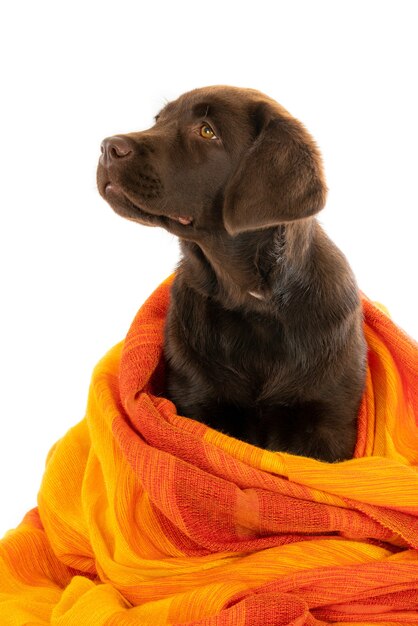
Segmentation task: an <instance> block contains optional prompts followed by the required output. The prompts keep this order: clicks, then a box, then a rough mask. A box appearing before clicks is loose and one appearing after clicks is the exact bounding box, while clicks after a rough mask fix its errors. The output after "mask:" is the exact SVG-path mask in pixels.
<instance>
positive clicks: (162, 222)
mask: <svg viewBox="0 0 418 626" xmlns="http://www.w3.org/2000/svg"><path fill="white" fill-rule="evenodd" d="M102 196H103V197H104V198H105V200H107V202H108V203H109V204H110V206H111V207H112V209H113V210H114V211H115V212H116V213H118V215H121V216H122V217H125V218H127V219H129V220H133V221H135V222H139V223H140V224H144V225H145V226H162V227H163V228H166V229H167V230H169V231H171V232H173V233H174V234H176V235H180V236H181V235H182V234H184V233H185V231H187V230H188V229H192V228H193V218H192V217H190V216H186V215H155V214H154V213H150V212H149V211H148V210H146V209H144V208H143V207H142V206H139V205H138V204H137V203H136V202H132V200H131V199H130V198H128V197H127V196H126V195H125V194H124V192H123V190H122V189H121V187H119V186H118V185H116V184H114V183H110V182H108V183H106V184H105V186H104V188H103V190H102Z"/></svg>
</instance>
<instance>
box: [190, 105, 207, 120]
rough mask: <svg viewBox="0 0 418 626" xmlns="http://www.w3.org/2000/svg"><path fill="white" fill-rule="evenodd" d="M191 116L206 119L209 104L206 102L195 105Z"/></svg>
mask: <svg viewBox="0 0 418 626" xmlns="http://www.w3.org/2000/svg"><path fill="white" fill-rule="evenodd" d="M192 112H193V115H196V116H197V117H207V116H208V115H209V112H210V104H208V103H207V102H200V103H199V104H195V105H194V107H193V108H192Z"/></svg>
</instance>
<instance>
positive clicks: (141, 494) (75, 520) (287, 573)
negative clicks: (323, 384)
mask: <svg viewBox="0 0 418 626" xmlns="http://www.w3.org/2000/svg"><path fill="white" fill-rule="evenodd" d="M170 284H171V279H170V280H168V281H166V282H165V283H164V284H162V285H161V286H160V287H159V288H158V289H157V291H156V292H155V293H154V294H153V295H152V296H151V298H150V299H149V300H148V301H147V302H146V303H145V304H144V306H143V307H142V308H141V310H140V311H139V313H138V315H137V317H136V319H135V321H134V322H133V325H132V327H131V329H130V331H129V333H128V336H127V338H126V341H125V342H124V344H123V345H122V344H120V345H118V346H116V347H115V348H113V349H112V350H111V351H110V352H109V353H108V354H107V355H106V356H105V357H104V359H103V360H102V361H101V362H100V363H99V364H98V366H97V368H96V369H95V372H94V374H93V379H92V384H91V389H90V394H89V401H88V408H87V416H86V418H85V419H84V420H83V421H82V422H81V423H80V424H78V425H77V426H75V427H74V428H73V429H71V430H70V431H69V432H68V433H67V435H65V437H63V439H61V440H60V441H59V442H58V443H57V444H56V445H55V447H54V448H53V449H52V451H51V453H50V455H49V458H48V462H47V467H46V471H45V476H44V479H43V482H42V486H41V489H40V493H39V501H38V508H37V509H34V510H33V511H31V512H30V513H29V514H28V515H27V516H26V517H25V519H24V520H23V522H22V523H21V525H20V526H19V527H18V528H17V529H15V530H13V531H10V532H9V533H8V534H7V535H6V537H5V538H4V539H3V541H2V542H1V543H0V624H1V625H8V624H11V625H12V624H13V625H21V624H26V625H31V626H34V625H37V626H38V625H40V624H55V625H58V626H70V625H71V626H72V625H74V626H85V625H92V626H100V625H105V624H106V625H108V626H113V625H123V626H129V625H134V624H135V625H138V624H144V625H150V626H151V625H152V626H155V625H158V624H177V625H180V624H182V625H186V624H188V625H190V624H194V625H202V626H203V625H204V626H215V625H216V626H223V625H226V624H231V625H232V624H233V625H235V626H243V625H248V626H257V625H259V626H270V625H280V624H288V625H290V624H291V625H293V626H299V625H300V626H302V625H304V624H308V625H310V624H312V625H313V624H330V623H332V624H352V623H356V624H363V625H367V624H418V473H417V464H418V428H417V415H418V411H417V386H416V382H417V353H418V350H417V346H416V344H414V343H413V342H412V341H411V340H410V339H409V338H408V337H407V336H406V335H405V334H403V333H402V331H401V330H399V329H398V328H397V327H396V326H395V325H394V324H393V323H392V322H391V320H390V319H389V318H388V317H387V316H386V315H385V314H384V313H383V312H382V311H380V310H379V309H378V308H377V307H375V306H374V305H373V304H372V303H371V302H370V301H369V300H367V299H366V298H364V301H363V305H364V314H365V332H366V337H367V341H368V345H369V361H368V363H369V367H368V374H367V389H366V391H365V394H364V398H363V403H362V407H361V410H360V416H359V436H358V443H357V448H356V458H355V459H353V460H350V461H345V462H343V463H336V464H327V463H322V462H319V461H315V460H312V459H308V458H303V457H297V456H293V455H289V454H284V453H273V452H267V451H264V450H262V449H259V448H256V447H253V446H251V445H249V444H246V443H242V442H240V441H237V440H235V439H232V438H230V437H227V436H225V435H222V434H220V433H218V432H216V431H213V430H211V429H210V428H208V427H206V426H204V425H203V424H201V423H198V422H195V421H194V420H190V419H187V418H184V417H180V416H178V415H177V414H176V411H175V407H174V405H173V404H172V403H171V402H170V401H169V400H167V399H165V398H164V397H162V396H161V393H162V389H163V376H164V372H163V362H162V358H161V357H162V341H163V327H164V319H165V316H166V312H167V306H168V302H169V295H170Z"/></svg>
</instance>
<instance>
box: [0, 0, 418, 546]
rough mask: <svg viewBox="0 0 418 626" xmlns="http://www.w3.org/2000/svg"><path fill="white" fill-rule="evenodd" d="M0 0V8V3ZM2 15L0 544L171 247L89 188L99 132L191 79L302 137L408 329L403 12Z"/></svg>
mask: <svg viewBox="0 0 418 626" xmlns="http://www.w3.org/2000/svg"><path fill="white" fill-rule="evenodd" d="M5 4H6V3H4V4H3V6H5ZM2 11H3V14H2V15H1V16H0V24H1V26H0V29H1V32H0V42H1V43H0V45H1V47H2V50H1V51H0V52H1V57H0V58H1V64H2V77H1V83H0V89H1V96H0V97H1V101H0V102H1V109H2V111H1V115H0V125H1V128H0V167H1V170H0V171H1V189H0V202H1V221H2V223H1V234H0V236H1V241H0V253H1V292H0V293H1V299H2V304H1V307H0V314H1V321H0V345H1V377H0V381H1V396H0V398H1V404H0V410H1V417H0V420H1V422H0V423H1V430H0V536H1V535H2V534H3V532H4V531H6V530H7V529H8V528H9V527H13V526H15V525H16V524H17V523H19V521H20V519H21V517H22V516H23V514H24V513H25V512H26V511H27V510H28V509H30V508H32V507H33V506H35V504H36V494H37V491H38V488H39V484H40V480H41V476H42V472H43V467H44V459H45V457H46V454H47V452H48V449H49V448H50V447H51V445H52V444H53V442H54V441H55V440H56V439H58V438H59V437H60V436H62V435H63V434H64V433H65V431H66V430H67V429H68V428H69V427H70V426H71V425H73V424H75V423H76V422H78V421H79V420H80V419H81V418H82V417H83V413H84V409H85V402H86V397H87V390H88V385H89V379H90V375H91V370H92V368H93V366H94V364H95V363H96V362H97V360H98V359H99V358H100V357H101V356H102V354H104V353H105V352H106V351H107V350H108V349H109V348H110V347H111V346H112V345H113V344H114V343H116V342H117V341H119V340H120V339H122V338H123V337H124V336H125V334H126V332H127V330H128V328H129V325H130V322H131V320H132V318H133V316H134V314H135V312H136V310H137V309H138V307H139V306H140V305H141V303H142V302H143V301H144V300H145V299H146V297H147V296H148V294H150V293H151V292H152V291H153V289H154V288H155V287H156V286H157V285H158V284H159V283H160V281H161V280H162V279H163V278H165V277H166V276H167V275H168V274H170V273H171V272H172V270H173V269H174V267H175V264H176V261H177V258H178V247H177V242H176V239H175V238H174V237H172V236H171V235H169V234H167V233H166V232H163V231H159V230H157V229H147V228H146V227H144V226H137V225H135V224H133V223H131V222H128V221H124V220H123V219H122V218H120V217H118V216H117V215H116V214H114V213H113V212H112V210H111V209H110V207H109V206H108V205H107V204H106V203H105V202H104V201H103V200H102V199H101V198H100V197H99V195H98V193H97V191H96V188H95V169H96V163H97V159H98V156H99V145H100V142H101V140H102V139H103V138H104V137H105V136H108V135H111V134H114V133H118V132H128V131H131V130H137V129H141V128H147V127H148V126H150V125H151V124H152V117H153V115H154V114H155V113H156V112H157V111H158V109H159V108H161V107H162V106H163V105H164V103H165V101H166V100H170V99H172V98H175V97H177V96H178V95H180V94H181V93H182V92H184V91H187V90H189V89H192V88H194V87H199V86H204V85H210V84H219V83H223V84H232V85H237V86H246V87H254V88H257V89H260V90H261V91H264V92H265V93H267V94H269V95H270V96H272V97H274V98H275V99H276V100H278V101H279V102H281V103H282V104H283V105H284V106H285V107H286V108H287V109H288V110H289V111H290V112H291V113H293V114H294V115H295V116H296V117H298V118H299V119H301V120H302V121H303V122H304V123H305V125H306V126H307V127H308V129H309V130H310V131H311V133H312V134H313V135H314V137H315V138H316V140H317V142H318V144H319V146H320V148H321V150H322V153H323V156H324V162H325V169H326V173H327V180H328V186H329V189H330V192H329V200H328V205H327V208H326V209H325V210H324V211H323V213H322V214H321V216H320V219H321V221H322V223H323V225H324V227H325V228H326V230H327V232H328V233H329V234H330V236H331V237H332V238H333V239H334V240H335V241H336V243H337V244H338V245H339V246H340V248H341V249H342V250H343V251H344V252H345V254H346V255H347V257H348V258H349V260H350V263H351V265H352V267H353V268H354V271H355V273H356V275H357V278H358V282H359V285H360V287H361V288H362V289H363V291H365V292H366V293H367V294H368V295H369V296H370V297H371V298H373V299H378V300H380V301H382V302H384V303H385V304H386V305H387V306H388V307H389V309H390V311H391V313H392V316H393V318H394V319H395V321H397V322H398V323H399V324H400V325H401V326H403V327H404V328H405V330H406V331H408V332H409V333H410V334H412V335H415V336H417V335H418V332H417V331H418V323H417V319H416V301H415V298H416V296H415V282H416V271H415V270H416V245H417V240H416V228H417V223H416V214H417V209H418V201H417V199H418V192H417V180H418V173H417V166H418V158H417V145H418V121H417V117H418V95H417V89H416V88H417V72H418V69H417V68H418V44H417V26H416V25H417V18H416V3H415V2H414V1H411V2H408V1H403V0H394V1H392V2H387V1H384V0H377V1H373V0H349V1H341V0H340V1H336V0H329V1H327V0H315V1H313V0H308V1H306V2H304V1H298V0H291V1H287V2H285V1H284V2H280V1H276V2H274V1H267V0H257V1H255V0H254V1H253V2H251V3H249V2H248V3H247V2H245V0H240V1H234V0H229V1H226V0H224V1H223V2H218V1H215V0H212V2H206V3H197V2H193V3H192V2H190V3H187V2H175V1H171V2H162V1H161V0H160V1H159V2H151V0H149V1H148V2H140V1H137V2H126V1H122V0H118V1H117V2H108V1H107V0H102V1H101V2H89V0H83V1H73V2H66V3H65V2H56V1H55V2H52V1H51V2H46V1H44V0H36V1H35V2H32V1H26V2H25V1H18V0H16V1H14V2H9V3H8V8H7V9H3V10H2Z"/></svg>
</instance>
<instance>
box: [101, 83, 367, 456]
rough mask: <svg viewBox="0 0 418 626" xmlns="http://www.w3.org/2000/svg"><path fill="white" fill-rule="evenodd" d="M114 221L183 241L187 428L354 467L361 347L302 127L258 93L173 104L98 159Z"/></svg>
mask: <svg viewBox="0 0 418 626" xmlns="http://www.w3.org/2000/svg"><path fill="white" fill-rule="evenodd" d="M98 187H99V190H100V193H101V194H102V196H103V197H104V198H105V199H106V200H107V201H108V202H109V203H110V205H111V206H112V207H113V208H114V210H115V211H117V212H118V213H120V214H121V215H123V216H124V217H127V218H129V219H131V220H134V221H136V222H140V223H142V224H146V225H151V226H162V227H164V228H166V229H167V230H168V231H170V232H171V233H174V234H175V235H177V236H178V237H179V238H180V243H181V251H182V258H181V261H180V265H179V269H178V273H177V276H176V279H175V282H174V285H173V290H172V301H171V304H170V310H169V315H168V319H167V324H166V335H165V357H166V364H167V368H166V371H167V378H166V393H167V395H168V397H170V398H171V399H172V400H173V401H174V403H175V404H176V406H177V410H178V412H179V413H180V414H181V415H185V416H188V417H191V418H194V419H197V420H200V421H202V422H205V423H206V424H209V425H210V426H212V427H213V428H216V429H218V430H221V431H223V432H225V433H228V434H230V435H232V436H234V437H237V438H239V439H242V440H244V441H248V442H250V443H252V444H254V445H257V446H261V447H264V448H268V449H270V450H283V451H288V452H292V453H294V454H300V455H306V456H312V457H315V458H318V459H322V460H326V461H336V460H341V459H347V458H350V457H351V456H352V454H353V450H354V445H355V440H356V419H357V412H358V408H359V403H360V400H361V395H362V391H363V387H364V379H365V359H366V347H365V341H364V337H363V332H362V313H361V305H360V301H359V293H358V288H357V285H356V282H355V279H354V277H353V274H352V272H351V270H350V267H349V265H348V263H347V261H346V259H345V257H344V255H343V254H342V253H341V252H340V251H339V250H338V248H337V247H336V246H335V245H334V244H333V243H332V242H331V241H330V240H329V239H328V237H327V236H326V235H325V233H324V231H323V230H322V229H321V227H320V226H319V224H318V222H317V221H316V219H315V217H314V215H315V214H316V213H317V212H318V211H320V210H321V209H322V208H323V206H324V204H325V198H326V186H325V182H324V176H323V171H322V164H321V158H320V155H319V152H318V149H317V147H316V145H315V143H314V142H313V140H312V138H311V137H310V135H309V134H308V132H307V131H306V129H305V128H304V127H303V126H302V124H301V123H300V122H298V121H297V120H296V119H294V118H293V117H291V116H290V114H289V113H288V112H287V111H286V110H285V109H283V107H281V106H280V105H279V104H277V103H276V102H275V101H273V100H271V99H270V98H268V97H267V96H265V95H263V94H261V93H259V92H257V91H254V90H250V89H238V88H233V87H224V86H219V87H209V88H204V89H197V90H194V91H192V92H189V93H187V94H185V95H183V96H181V97H180V98H179V99H178V100H176V101H175V102H170V103H169V104H168V105H167V106H166V107H164V109H163V110H162V111H161V112H160V114H159V115H158V116H157V117H156V124H155V125H154V126H153V127H152V128H151V129H149V130H147V131H144V132H138V133H131V134H128V135H117V136H115V137H111V138H108V139H106V140H105V141H104V142H103V144H102V156H101V158H100V162H99V167H98Z"/></svg>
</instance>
